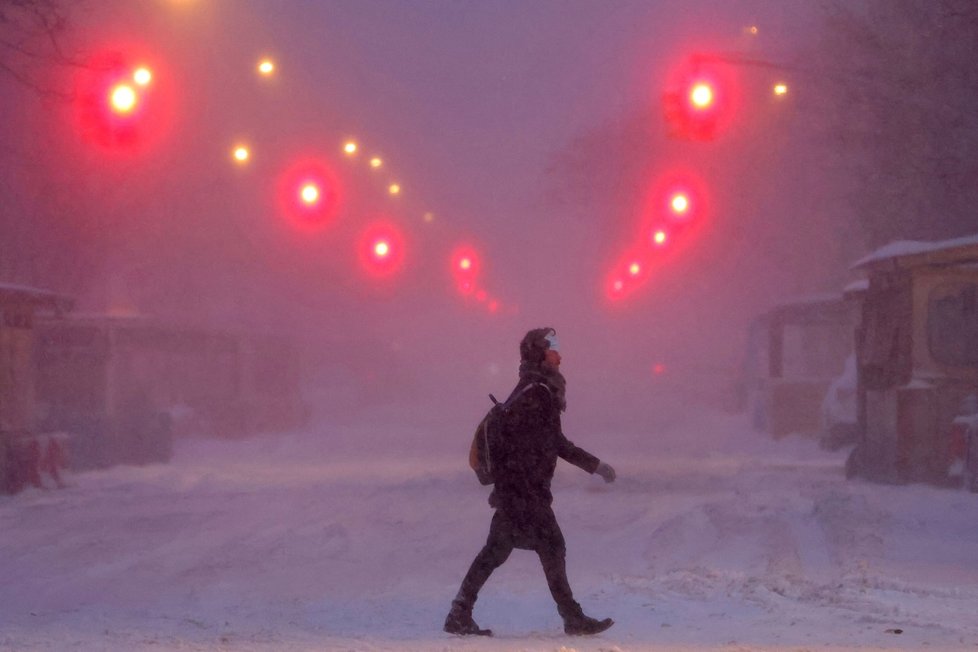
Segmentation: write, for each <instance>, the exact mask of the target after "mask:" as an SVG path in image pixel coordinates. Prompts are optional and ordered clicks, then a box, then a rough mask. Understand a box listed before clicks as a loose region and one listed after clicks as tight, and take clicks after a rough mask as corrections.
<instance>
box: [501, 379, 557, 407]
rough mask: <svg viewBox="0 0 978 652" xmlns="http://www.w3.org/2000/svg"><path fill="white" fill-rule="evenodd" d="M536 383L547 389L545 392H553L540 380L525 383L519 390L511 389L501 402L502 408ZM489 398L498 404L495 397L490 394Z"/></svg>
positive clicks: (510, 403)
mask: <svg viewBox="0 0 978 652" xmlns="http://www.w3.org/2000/svg"><path fill="white" fill-rule="evenodd" d="M538 385H539V386H540V387H542V388H544V389H545V390H547V393H548V394H552V393H553V392H551V391H550V388H549V387H547V385H546V384H545V383H541V382H537V381H534V382H532V383H527V384H526V385H523V387H522V388H521V389H519V390H516V389H514V390H513V393H512V394H510V395H509V398H507V399H506V402H504V403H503V404H502V406H503V409H504V410H505V409H507V408H509V406H510V405H512V404H513V403H514V402H515V401H516V399H518V398H519V397H521V396H523V394H526V393H527V392H528V391H530V390H531V389H533V388H534V387H536V386H538ZM489 398H491V399H492V400H493V402H494V403H496V404H497V405H498V404H499V402H498V401H497V400H496V399H495V397H494V396H493V395H492V394H490V395H489Z"/></svg>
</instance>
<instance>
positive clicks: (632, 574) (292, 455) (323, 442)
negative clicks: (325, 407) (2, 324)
mask: <svg viewBox="0 0 978 652" xmlns="http://www.w3.org/2000/svg"><path fill="white" fill-rule="evenodd" d="M345 436H346V439H343V438H342V437H340V434H339V433H332V432H330V431H328V430H326V429H322V430H319V431H316V432H309V433H305V434H295V435H290V436H284V437H279V438H275V439H254V440H248V441H240V442H221V441H208V440H192V441H182V442H180V445H179V446H178V451H177V457H176V459H175V460H174V462H173V463H171V464H169V465H159V466H151V467H144V468H134V467H120V468H115V469H110V470H107V471H102V472H97V473H87V474H81V475H76V476H73V477H72V478H71V479H70V487H69V488H68V489H65V490H61V491H37V490H31V491H29V492H26V493H23V494H21V495H19V496H15V497H2V498H0V540H2V545H0V550H2V554H0V586H2V587H3V588H2V595H0V649H2V650H18V651H20V650H52V651H54V650H56V651H59V652H60V651H63V650H112V651H115V650H120V651H121V650H126V651H129V650H241V651H258V650H261V651H265V650H367V651H370V650H419V651H420V650H471V651H478V652H481V651H489V650H492V651H496V650H500V651H501V650H547V651H554V652H557V651H569V650H578V651H584V650H594V651H597V650H603V651H612V650H615V651H624V650H704V649H730V650H755V649H765V650H768V649H769V650H784V649H812V650H814V649H819V650H824V649H838V650H843V649H854V648H864V649H872V650H875V649H913V650H916V649H923V648H926V649H931V650H975V649H978V615H976V611H978V609H976V607H978V495H973V494H968V493H964V492H956V491H949V490H941V489H936V488H931V487H925V486H909V487H889V486H879V485H872V484H867V483H862V482H847V481H846V480H845V479H844V478H843V475H842V463H843V460H844V455H843V454H841V453H834V454H832V453H825V452H822V451H820V450H818V449H817V447H816V446H815V445H814V444H813V443H811V442H808V441H803V440H787V441H782V442H772V441H768V440H765V439H763V438H762V437H761V436H760V435H756V434H754V433H751V432H749V431H748V430H747V428H746V427H745V426H744V425H743V423H742V421H740V420H739V419H736V418H729V417H710V418H701V419H700V420H699V421H698V422H697V423H695V424H689V423H687V424H685V425H683V426H676V427H675V428H673V431H671V432H669V433H662V434H661V435H660V436H659V437H658V438H657V443H656V446H655V447H654V450H643V448H644V447H643V446H641V445H638V444H636V441H639V440H636V439H635V438H634V437H626V436H624V435H623V436H621V437H619V438H617V439H615V438H606V439H605V440H602V441H601V442H598V441H595V440H594V439H593V438H592V439H590V440H589V439H588V437H584V436H582V437H574V439H575V441H577V443H579V444H581V445H582V446H584V447H585V448H590V449H592V450H594V451H595V452H598V453H602V454H604V455H605V456H606V457H607V459H608V460H609V461H611V462H612V463H614V464H615V466H616V468H617V470H618V474H619V481H618V482H616V483H615V484H613V485H605V484H604V483H602V482H601V481H600V480H599V479H598V478H597V477H589V476H587V475H586V474H583V473H581V472H580V471H578V470H577V469H574V468H573V467H569V466H567V465H562V466H561V467H560V469H559V472H558V475H557V478H556V479H555V492H554V493H555V495H556V502H555V509H556V511H557V515H558V518H559V519H560V521H561V524H562V526H563V529H564V534H565V536H566V538H567V541H568V550H569V556H568V567H569V574H570V579H571V584H572V586H573V587H574V589H575V591H576V593H577V597H578V599H579V600H580V602H581V603H582V604H583V605H584V607H585V609H586V610H587V611H588V612H589V613H591V614H592V615H595V616H598V617H604V616H612V617H613V618H615V620H616V621H617V624H616V625H615V627H613V628H612V629H611V630H610V631H608V632H606V633H605V634H603V635H601V636H599V637H595V638H592V639H576V638H570V637H566V636H564V635H563V633H562V630H561V626H560V620H559V618H558V616H557V614H556V611H555V609H554V607H553V604H552V602H551V600H550V597H549V593H548V592H547V588H546V583H545V582H544V579H543V574H542V571H541V569H540V567H539V562H538V561H537V559H536V558H535V556H534V555H533V554H532V553H529V552H523V551H517V552H516V553H514V554H513V556H512V557H511V558H510V560H509V561H508V562H507V564H506V565H504V566H503V567H502V568H501V569H500V570H499V571H498V572H497V573H496V574H495V575H494V576H493V577H492V578H491V579H490V581H489V583H488V584H487V586H486V588H485V590H484V591H483V593H482V596H481V598H480V600H479V603H478V604H477V606H476V611H475V616H476V620H477V621H478V622H479V623H480V625H482V626H484V627H491V628H492V629H493V630H494V631H495V632H496V634H497V635H496V637H494V638H493V639H479V640H472V639H460V638H455V637H451V636H448V635H446V634H443V633H442V632H441V631H440V627H441V623H442V620H443V618H444V615H445V612H446V610H447V608H448V606H449V601H450V599H451V597H452V596H453V595H454V593H455V591H456V589H457V586H458V582H459V580H460V579H461V576H462V574H463V573H464V571H465V569H466V568H467V566H468V563H469V562H470V561H471V558H472V556H473V555H474V554H475V553H476V551H477V550H478V549H479V547H480V545H481V544H482V542H483V540H484V538H485V534H486V531H487V528H488V522H489V516H490V512H489V508H488V506H487V505H486V504H485V495H486V493H487V491H486V490H485V489H484V488H482V487H480V486H478V484H477V483H476V481H475V478H474V476H473V475H472V473H471V471H469V470H468V469H467V468H466V467H465V466H464V465H465V457H464V448H465V442H460V444H459V445H458V446H457V450H452V451H448V452H443V453H442V454H440V455H438V456H433V455H430V454H427V455H422V454H420V453H416V454H414V455H411V454H407V453H406V454H404V455H398V454H396V452H390V453H388V454H387V455H386V456H377V455H366V454H365V452H364V450H359V451H358V450H355V447H350V446H348V447H345V448H343V449H342V453H339V452H338V450H337V446H336V445H335V441H336V440H339V439H343V440H344V441H349V440H351V439H355V437H353V436H352V435H350V434H349V433H346V435H345ZM404 436H407V435H406V434H404ZM609 449H610V450H609ZM704 451H709V452H704Z"/></svg>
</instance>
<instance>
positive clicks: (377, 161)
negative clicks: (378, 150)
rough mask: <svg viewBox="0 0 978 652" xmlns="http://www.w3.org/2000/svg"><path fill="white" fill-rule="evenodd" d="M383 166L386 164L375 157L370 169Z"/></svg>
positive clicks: (371, 161)
mask: <svg viewBox="0 0 978 652" xmlns="http://www.w3.org/2000/svg"><path fill="white" fill-rule="evenodd" d="M383 164H384V162H383V161H381V160H380V158H378V157H376V156H375V157H373V158H372V159H370V167H372V168H374V169H376V168H379V167H380V166H381V165H383Z"/></svg>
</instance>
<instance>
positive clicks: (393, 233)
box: [358, 220, 406, 280]
mask: <svg viewBox="0 0 978 652" xmlns="http://www.w3.org/2000/svg"><path fill="white" fill-rule="evenodd" d="M405 248H406V247H405V243H404V234H403V233H402V231H401V229H400V228H398V227H397V226H395V225H394V224H393V223H391V222H389V221H387V220H380V221H378V222H374V223H373V224H371V225H370V226H368V227H367V228H366V229H364V231H363V233H362V235H361V237H360V243H359V246H358V258H359V260H360V267H361V268H362V269H363V271H364V273H366V274H367V275H368V276H370V277H372V278H375V279H378V280H379V279H388V278H391V277H393V276H395V275H397V273H398V272H400V271H401V269H402V268H403V266H404V258H405Z"/></svg>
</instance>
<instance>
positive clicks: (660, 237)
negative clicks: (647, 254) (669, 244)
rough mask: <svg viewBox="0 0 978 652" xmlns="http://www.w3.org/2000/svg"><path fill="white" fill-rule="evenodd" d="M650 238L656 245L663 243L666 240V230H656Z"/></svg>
mask: <svg viewBox="0 0 978 652" xmlns="http://www.w3.org/2000/svg"><path fill="white" fill-rule="evenodd" d="M652 240H653V241H655V243H656V244H657V245H661V244H665V242H666V232H665V231H661V230H660V231H656V232H655V233H654V234H653V235H652Z"/></svg>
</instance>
